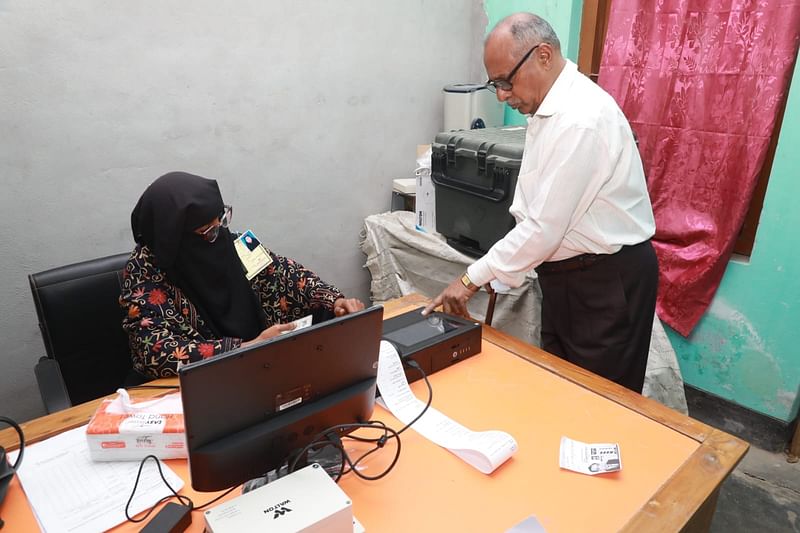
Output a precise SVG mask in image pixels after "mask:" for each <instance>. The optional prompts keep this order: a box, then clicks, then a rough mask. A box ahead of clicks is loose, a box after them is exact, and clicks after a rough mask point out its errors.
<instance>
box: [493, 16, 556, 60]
mask: <svg viewBox="0 0 800 533" xmlns="http://www.w3.org/2000/svg"><path fill="white" fill-rule="evenodd" d="M501 24H503V25H508V31H509V33H511V36H512V37H513V38H514V41H515V43H516V44H517V46H518V47H519V48H530V47H531V46H533V45H535V44H538V43H548V44H549V45H550V46H552V47H553V48H554V49H556V50H558V51H561V41H559V40H558V36H557V35H556V32H555V31H554V30H553V27H552V26H551V25H550V23H548V22H547V21H546V20H544V19H543V18H542V17H539V16H537V15H534V14H533V13H517V14H515V15H511V16H509V17H508V18H507V19H504V20H502V21H501V23H500V24H498V26H500V25H501Z"/></svg>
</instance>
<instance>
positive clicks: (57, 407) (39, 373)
mask: <svg viewBox="0 0 800 533" xmlns="http://www.w3.org/2000/svg"><path fill="white" fill-rule="evenodd" d="M33 373H34V374H35V375H36V383H37V384H38V385H39V394H41V396H42V402H43V403H44V408H45V409H46V410H47V412H48V413H55V412H56V411H61V410H62V409H66V408H67V407H72V402H71V401H70V399H69V393H68V392H67V386H66V384H65V383H64V377H63V376H62V375H61V367H60V366H58V361H56V360H55V359H51V358H49V357H42V358H40V359H39V362H38V363H36V366H35V367H34V368H33Z"/></svg>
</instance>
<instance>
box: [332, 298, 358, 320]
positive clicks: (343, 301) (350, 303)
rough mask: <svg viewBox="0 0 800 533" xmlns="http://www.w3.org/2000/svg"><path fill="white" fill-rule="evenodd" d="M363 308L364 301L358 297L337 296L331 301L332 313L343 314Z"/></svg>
mask: <svg viewBox="0 0 800 533" xmlns="http://www.w3.org/2000/svg"><path fill="white" fill-rule="evenodd" d="M362 309H364V302H362V301H361V300H359V299H358V298H339V299H338V300H336V301H335V302H333V314H334V315H336V316H344V315H347V314H350V313H355V312H356V311H361V310H362Z"/></svg>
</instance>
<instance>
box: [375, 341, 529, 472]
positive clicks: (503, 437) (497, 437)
mask: <svg viewBox="0 0 800 533" xmlns="http://www.w3.org/2000/svg"><path fill="white" fill-rule="evenodd" d="M378 389H380V391H381V400H380V401H382V403H383V404H384V405H385V406H386V408H387V409H389V411H390V412H391V413H392V414H393V415H394V416H395V417H396V418H397V419H398V420H400V422H402V423H404V424H408V423H409V422H411V421H412V420H414V418H416V417H417V415H419V413H420V412H421V411H422V410H423V409H424V408H425V402H422V401H420V400H418V399H417V397H416V396H414V393H413V392H412V391H411V388H410V387H409V386H408V381H407V380H406V376H405V373H404V372H403V363H402V362H401V361H400V356H399V355H398V353H397V350H396V349H395V347H394V346H392V345H391V344H390V343H389V342H387V341H381V351H380V355H379V356H378ZM411 429H413V430H415V431H416V432H417V433H419V434H420V435H422V436H423V437H425V438H426V439H428V440H430V441H432V442H434V443H435V444H438V445H439V446H441V447H443V448H447V449H448V450H450V451H451V452H453V453H454V454H456V455H457V456H459V457H460V458H461V459H463V460H464V461H466V462H467V463H469V464H470V465H472V466H474V467H475V468H477V469H478V470H480V471H481V472H482V473H484V474H491V473H492V472H494V470H495V469H496V468H497V467H498V466H500V465H501V464H503V463H504V462H506V461H507V460H508V458H509V457H511V456H512V455H514V452H516V451H517V441H515V440H514V437H512V436H511V435H509V434H508V433H506V432H504V431H496V430H492V431H472V430H471V429H468V428H466V427H464V426H462V425H461V424H459V423H458V422H455V421H453V420H451V419H450V418H448V417H447V416H445V415H443V414H442V413H440V412H439V411H437V410H436V409H434V408H433V407H429V408H428V410H427V411H426V412H425V414H424V415H422V417H421V418H420V419H419V420H417V421H416V422H414V424H413V425H412V426H411Z"/></svg>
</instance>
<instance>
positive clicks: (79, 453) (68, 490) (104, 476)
mask: <svg viewBox="0 0 800 533" xmlns="http://www.w3.org/2000/svg"><path fill="white" fill-rule="evenodd" d="M14 455H15V456H16V452H15V453H14ZM161 468H162V470H163V471H164V477H166V478H167V481H169V484H170V485H172V488H174V489H175V490H176V491H178V490H180V489H181V487H183V480H182V479H181V478H179V477H178V476H177V475H176V474H175V473H174V472H173V471H172V470H170V469H169V468H168V467H167V466H166V465H164V464H162V465H161ZM138 469H139V463H138V462H110V463H95V462H93V461H92V460H91V459H89V448H88V446H87V444H86V426H83V427H79V428H75V429H73V430H70V431H66V432H64V433H62V434H60V435H57V436H55V437H52V438H50V439H47V440H45V441H42V442H37V443H36V444H32V445H30V446H28V447H26V448H25V460H24V461H22V465H21V467H20V469H19V471H18V472H17V475H18V476H19V481H20V483H21V484H22V489H23V490H24V491H25V495H26V496H27V497H28V502H30V504H31V508H32V509H33V512H34V514H35V515H36V519H37V520H38V521H39V525H40V526H41V527H42V529H43V530H44V531H46V532H47V533H53V532H69V533H84V532H86V533H89V532H92V533H94V532H97V531H105V530H106V529H110V528H112V527H114V526H116V525H118V524H121V523H122V522H124V521H125V520H126V519H125V503H126V502H127V501H128V498H129V497H130V495H131V490H132V489H133V482H134V481H135V480H136V472H137V471H138ZM169 494H171V492H170V490H169V489H168V488H167V487H166V486H165V485H164V482H163V481H162V480H161V477H160V476H159V475H158V469H157V468H156V465H155V464H153V462H152V460H150V461H148V462H147V463H146V464H145V466H144V468H143V469H142V477H141V478H140V479H139V486H138V488H137V489H136V496H135V497H134V498H133V501H132V502H131V506H130V515H131V516H133V515H135V514H137V513H140V512H142V511H144V510H145V509H147V508H148V507H150V506H151V505H153V504H154V503H156V502H157V501H158V500H160V499H161V498H163V497H164V496H167V495H169Z"/></svg>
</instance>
